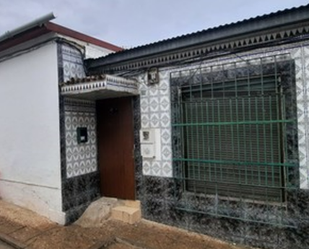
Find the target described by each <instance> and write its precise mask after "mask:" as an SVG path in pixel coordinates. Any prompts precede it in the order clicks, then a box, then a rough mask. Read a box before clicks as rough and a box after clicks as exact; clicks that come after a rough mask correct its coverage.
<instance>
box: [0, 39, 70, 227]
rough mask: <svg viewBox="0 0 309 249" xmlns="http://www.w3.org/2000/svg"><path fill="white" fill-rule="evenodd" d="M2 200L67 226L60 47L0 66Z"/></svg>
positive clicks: (50, 46)
mask: <svg viewBox="0 0 309 249" xmlns="http://www.w3.org/2000/svg"><path fill="white" fill-rule="evenodd" d="M0 115H1V118H0V141H1V143H0V196H1V197H2V198H3V199H4V200H7V201H10V202H13V203H15V204H18V205H20V206H24V207H26V208H29V209H31V210H34V211H36V212H38V213H40V214H42V215H45V216H47V217H49V218H51V219H52V220H54V221H56V222H59V223H63V222H64V214H63V212H62V200H61V167H60V135H59V132H60V131H59V103H58V69H57V45H56V43H54V42H53V43H49V44H46V45H44V46H42V47H40V48H38V49H36V50H33V51H31V52H28V53H24V54H22V55H20V56H17V57H14V58H11V59H9V60H5V61H2V62H1V63H0Z"/></svg>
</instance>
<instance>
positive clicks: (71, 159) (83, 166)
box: [64, 99, 97, 178]
mask: <svg viewBox="0 0 309 249" xmlns="http://www.w3.org/2000/svg"><path fill="white" fill-rule="evenodd" d="M64 110H65V135H66V161H67V170H66V172H67V178H71V177H75V176H80V175H84V174H88V173H91V172H95V171H97V140H96V112H95V102H94V101H84V100H74V99H66V100H65V106H64ZM77 127H87V132H88V142H86V143H81V144H78V142H77V131H76V129H77Z"/></svg>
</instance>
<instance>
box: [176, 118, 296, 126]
mask: <svg viewBox="0 0 309 249" xmlns="http://www.w3.org/2000/svg"><path fill="white" fill-rule="evenodd" d="M293 122H295V120H294V119H288V120H265V121H239V122H221V123H216V122H209V123H181V124H178V123H177V124H175V123H174V124H172V126H173V127H177V126H202V125H204V126H220V125H260V124H276V123H293Z"/></svg>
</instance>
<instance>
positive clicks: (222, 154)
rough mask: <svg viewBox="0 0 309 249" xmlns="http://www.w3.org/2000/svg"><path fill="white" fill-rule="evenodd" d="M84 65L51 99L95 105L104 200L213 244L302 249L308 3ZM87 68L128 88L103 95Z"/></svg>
mask: <svg viewBox="0 0 309 249" xmlns="http://www.w3.org/2000/svg"><path fill="white" fill-rule="evenodd" d="M85 65H86V69H87V74H88V78H86V79H78V81H76V80H75V81H67V82H64V83H63V84H62V85H61V96H62V97H63V98H64V99H66V98H72V99H75V100H76V101H86V100H87V101H90V102H91V103H93V105H94V106H95V108H96V113H97V123H96V124H97V129H96V130H97V133H96V136H97V137H98V165H99V172H100V174H101V176H100V181H101V193H102V194H103V195H104V196H114V197H118V198H135V199H138V200H140V201H141V207H142V214H143V217H145V218H147V219H150V220H154V221H157V222H162V223H165V224H169V225H173V226H178V227H182V228H185V229H188V230H192V231H197V232H201V233H206V234H209V235H212V236H215V237H219V238H223V239H225V240H229V241H234V242H240V243H244V244H249V245H253V246H258V247H265V248H308V246H309V237H308V234H309V190H308V189H309V178H308V176H309V136H308V131H309V109H308V108H309V95H308V89H309V88H308V78H309V5H307V6H301V7H298V8H293V9H286V10H283V11H278V12H276V13H271V14H267V15H263V16H259V17H255V18H251V19H248V20H243V21H240V22H237V23H232V24H227V25H223V26H219V27H216V28H211V29H206V30H202V31H199V32H196V33H192V34H187V35H183V36H179V37H174V38H171V39H167V40H163V41H159V42H155V43H151V44H148V45H144V46H139V47H136V48H132V49H129V50H123V51H120V52H117V53H113V54H109V55H107V56H104V57H101V58H97V59H88V60H85ZM99 75H101V77H102V78H104V77H106V78H108V77H110V76H109V75H113V76H117V77H124V78H126V79H130V80H135V81H136V82H137V84H138V95H137V96H132V97H122V98H114V97H109V98H108V99H105V97H104V96H103V93H102V94H100V90H99V88H100V86H98V87H97V84H99V83H100V82H102V80H98V79H96V78H95V77H98V76H99ZM91 76H92V77H93V79H92V80H91ZM92 86H93V88H91V87H92ZM130 86H131V85H130V84H129V83H128V84H127V87H128V88H129V87H130ZM89 89H92V90H89ZM132 148H134V157H133V156H132V152H131V151H132ZM108 162H112V163H108ZM132 165H133V166H132ZM105 177H106V178H105ZM109 179H110V180H109ZM132 180H133V183H135V184H133V183H132V182H131V181H132ZM129 193H130V194H129Z"/></svg>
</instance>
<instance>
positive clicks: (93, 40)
mask: <svg viewBox="0 0 309 249" xmlns="http://www.w3.org/2000/svg"><path fill="white" fill-rule="evenodd" d="M45 26H46V28H47V29H48V30H50V31H53V32H56V33H59V34H62V35H66V36H69V37H72V38H75V39H78V40H81V41H84V42H88V43H91V44H94V45H97V46H99V47H103V48H106V49H109V50H112V51H114V52H119V51H122V50H123V48H121V47H118V46H116V45H113V44H111V43H108V42H105V41H102V40H99V39H97V38H94V37H92V36H89V35H86V34H83V33H81V32H78V31H75V30H72V29H69V28H66V27H64V26H61V25H59V24H56V23H53V22H47V23H46V24H45Z"/></svg>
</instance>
